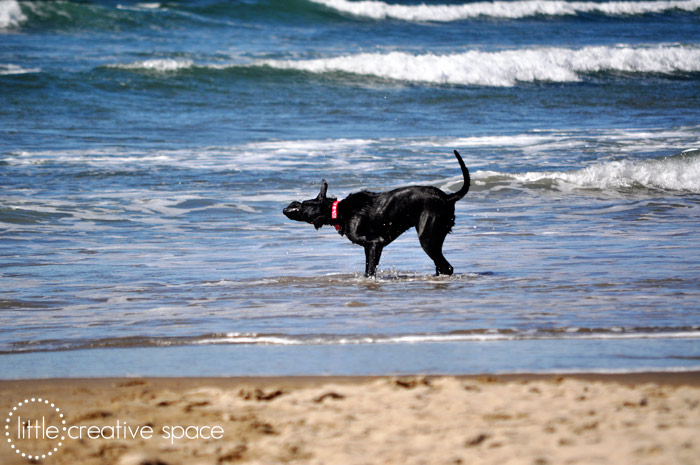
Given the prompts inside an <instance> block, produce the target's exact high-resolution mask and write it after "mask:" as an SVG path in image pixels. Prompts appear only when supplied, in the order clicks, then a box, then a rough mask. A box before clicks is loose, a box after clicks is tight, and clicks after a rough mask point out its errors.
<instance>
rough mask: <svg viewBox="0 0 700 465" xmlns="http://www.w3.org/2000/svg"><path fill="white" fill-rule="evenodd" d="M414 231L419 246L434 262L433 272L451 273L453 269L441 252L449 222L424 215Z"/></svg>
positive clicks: (448, 229) (448, 230) (438, 273)
mask: <svg viewBox="0 0 700 465" xmlns="http://www.w3.org/2000/svg"><path fill="white" fill-rule="evenodd" d="M416 231H417V232H418V239H419V240H420V245H421V247H423V250H425V253H427V254H428V256H429V257H430V258H431V259H432V260H433V262H434V263H435V273H436V274H437V275H441V274H445V275H448V276H449V275H451V274H452V273H453V272H454V269H453V268H452V265H450V263H449V262H448V261H447V259H445V256H444V255H443V254H442V244H443V243H444V242H445V236H447V233H449V232H450V224H449V223H446V222H445V221H442V220H441V219H440V218H439V217H436V216H433V215H425V216H424V217H423V218H421V221H420V223H419V224H418V226H417V227H416Z"/></svg>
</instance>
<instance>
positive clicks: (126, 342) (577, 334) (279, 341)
mask: <svg viewBox="0 0 700 465" xmlns="http://www.w3.org/2000/svg"><path fill="white" fill-rule="evenodd" d="M699 329H700V328H698V327H680V328H674V327H630V328H621V327H613V328H579V327H566V328H554V329H543V330H533V331H516V330H510V329H505V330H496V329H471V330H455V331H450V332H448V333H413V334H394V335H379V334H377V335H372V334H369V335H365V334H347V335H341V334H282V333H267V334H266V333H215V334H203V335H198V336H182V337H158V336H154V337H148V336H132V337H121V338H119V337H117V338H104V339H94V340H90V339H78V340H72V341H71V340H67V341H65V340H64V341H59V340H42V341H32V342H27V343H24V342H22V343H14V344H7V345H4V346H0V354H10V353H19V352H43V351H62V350H85V349H106V348H132V347H169V346H184V345H211V344H230V345H247V346H250V345H253V346H299V345H364V344H420V343H455V342H457V343H459V342H499V341H521V340H572V339H579V340H583V339H589V340H590V339H599V340H629V339H698V338H700V330H699Z"/></svg>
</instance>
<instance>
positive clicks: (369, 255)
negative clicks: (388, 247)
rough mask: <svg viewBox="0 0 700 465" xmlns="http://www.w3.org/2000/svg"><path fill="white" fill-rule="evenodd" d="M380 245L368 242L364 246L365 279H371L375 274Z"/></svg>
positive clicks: (380, 252)
mask: <svg viewBox="0 0 700 465" xmlns="http://www.w3.org/2000/svg"><path fill="white" fill-rule="evenodd" d="M382 248H383V247H382V245H381V244H378V243H376V242H370V243H368V244H366V245H365V277H367V278H369V277H373V276H376V274H377V265H379V258H380V257H381V256H382Z"/></svg>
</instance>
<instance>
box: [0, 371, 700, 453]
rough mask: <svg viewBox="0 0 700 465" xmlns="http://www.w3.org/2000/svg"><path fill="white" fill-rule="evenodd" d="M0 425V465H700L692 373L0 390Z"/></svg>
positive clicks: (138, 383) (40, 384)
mask: <svg viewBox="0 0 700 465" xmlns="http://www.w3.org/2000/svg"><path fill="white" fill-rule="evenodd" d="M47 400H49V401H50V403H54V404H55V406H56V408H60V413H63V414H64V417H58V416H56V413H55V409H54V408H51V407H50V404H49V403H47V402H46V401H47ZM24 401H30V402H28V403H24ZM20 402H22V403H23V405H21V406H19V407H18V410H13V408H14V407H17V406H18V404H19V403H20ZM32 409H33V410H32ZM42 409H43V410H42ZM10 412H13V415H10ZM0 415H2V418H0V419H1V420H2V421H3V424H4V425H6V427H5V426H3V428H5V430H4V433H3V434H5V436H8V434H7V433H10V435H9V439H10V440H11V441H10V442H9V444H7V445H0V463H2V464H8V465H9V464H15V463H17V464H21V463H28V458H27V457H25V458H22V457H21V454H18V453H16V452H15V451H16V450H17V449H20V450H21V453H25V454H27V455H30V454H36V455H39V458H38V460H35V459H33V462H34V463H46V464H57V465H58V464H70V465H74V464H81V465H90V464H119V465H147V464H148V465H156V464H157V465H163V464H168V465H176V464H227V463H251V464H252V463H256V464H258V463H259V464H274V463H299V464H307V463H309V464H312V463H313V464H353V465H355V464H433V463H435V464H499V465H500V464H511V463H512V464H520V463H522V464H535V465H544V464H615V465H622V464H634V465H637V464H660V465H661V464H663V465H669V464H700V372H692V373H676V374H669V373H645V374H631V375H564V376H551V375H548V376H537V375H529V376H528V375H511V376H498V377H494V376H481V377H478V376H477V377H429V378H424V377H406V378H395V377H394V378H390V377H379V378H357V377H351V378H342V377H341V378H337V377H334V378H323V377H317V378H227V379H218V378H217V379H188V378H185V379H129V378H126V379H61V380H23V381H0ZM22 415H24V416H22ZM40 416H42V417H45V418H44V419H45V420H46V422H47V423H46V424H45V425H43V426H42V427H41V428H39V425H38V424H36V423H32V422H31V420H30V421H29V423H27V421H26V419H27V418H34V417H35V418H36V420H38V419H39V417H40ZM18 417H21V418H22V421H21V422H19V423H21V424H23V425H24V426H22V427H20V426H19V425H16V424H15V423H17V421H16V419H17V418H18ZM8 419H9V420H10V421H7V420H8ZM62 420H65V422H66V423H65V425H64V427H66V430H63V431H62V432H61V433H60V434H63V435H64V436H63V437H64V439H63V441H61V440H60V438H58V437H56V436H53V437H51V436H52V434H51V433H52V431H51V430H50V429H49V428H47V426H46V425H47V424H51V423H52V422H54V423H56V424H58V422H60V421H62ZM27 426H29V429H27ZM32 426H35V428H33V429H32ZM59 426H60V425H59ZM127 426H128V429H127ZM22 428H24V430H25V432H24V433H20V432H19V430H20V429H22ZM91 428H92V429H91ZM28 430H29V431H33V432H34V434H35V436H34V437H32V436H31V434H30V435H29V439H28V438H27V435H26V432H27V431H28ZM149 432H150V434H149ZM40 433H41V434H43V435H44V437H43V439H42V438H41V437H40V438H39V439H34V438H35V437H36V436H39V435H40ZM20 434H24V436H21V435H20ZM124 435H126V436H127V437H126V438H125V437H124ZM129 435H131V436H129ZM117 436H118V437H117ZM134 436H136V437H134ZM187 436H189V438H188V437H187ZM59 442H60V445H58V443H59ZM12 445H14V446H15V448H14V449H13V448H12V447H11V446H12ZM52 448H55V449H57V450H56V451H55V452H54V453H52V455H51V456H46V458H41V454H44V455H46V453H47V451H52Z"/></svg>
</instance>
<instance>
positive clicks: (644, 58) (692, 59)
mask: <svg viewBox="0 0 700 465" xmlns="http://www.w3.org/2000/svg"><path fill="white" fill-rule="evenodd" d="M257 64H258V65H266V66H270V67H273V68H277V69H295V70H301V71H308V72H312V73H328V72H346V73H354V74H360V75H369V76H376V77H379V78H384V79H393V80H400V81H410V82H426V83H433V84H461V85H482V86H514V85H516V84H517V83H519V82H537V81H546V82H574V81H579V80H580V79H581V74H583V73H594V72H601V71H609V72H629V73H667V74H672V73H678V72H699V71H700V46H697V45H656V46H648V47H645V46H626V45H619V46H614V47H606V46H595V47H584V48H581V49H570V48H556V47H547V48H531V49H517V50H504V51H496V52H483V51H475V50H472V51H467V52H462V53H452V54H445V55H437V54H434V53H426V54H411V53H406V52H390V53H360V54H355V55H343V56H338V57H330V58H318V59H312V60H266V61H261V62H258V63H257Z"/></svg>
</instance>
